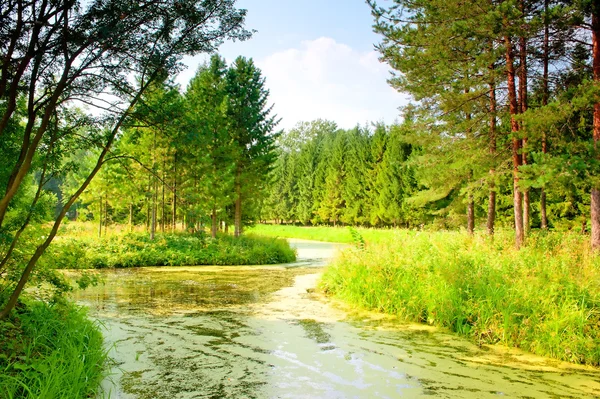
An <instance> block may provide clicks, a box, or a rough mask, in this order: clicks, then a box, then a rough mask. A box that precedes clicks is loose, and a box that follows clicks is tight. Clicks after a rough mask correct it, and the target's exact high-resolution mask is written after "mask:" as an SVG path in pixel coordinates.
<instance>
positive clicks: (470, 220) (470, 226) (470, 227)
mask: <svg viewBox="0 0 600 399" xmlns="http://www.w3.org/2000/svg"><path fill="white" fill-rule="evenodd" d="M467 78H468V76H467ZM468 93H469V89H468V88H466V89H465V95H467V94H468ZM465 120H466V121H467V129H466V131H467V140H471V138H472V137H471V136H472V135H471V113H470V112H467V113H466V115H465ZM472 179H473V170H472V169H471V170H469V179H468V183H469V184H470V183H471V180H472ZM470 191H471V189H469V196H468V200H467V232H468V233H469V234H471V235H472V234H473V233H474V232H475V200H474V199H473V194H472V193H471V192H470Z"/></svg>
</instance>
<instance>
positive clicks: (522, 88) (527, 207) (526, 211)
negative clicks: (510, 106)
mask: <svg viewBox="0 0 600 399" xmlns="http://www.w3.org/2000/svg"><path fill="white" fill-rule="evenodd" d="M521 12H522V13H523V19H524V18H525V15H524V14H525V5H524V3H523V1H521ZM519 58H520V64H521V65H520V67H519V99H520V101H519V105H520V107H521V113H525V112H526V111H527V39H526V38H525V37H524V36H521V37H520V38H519ZM521 135H522V136H523V139H522V142H521V163H522V164H523V165H527V136H526V135H525V128H524V126H523V125H522V124H521ZM530 212H531V204H530V201H529V189H525V190H524V191H523V227H524V233H525V234H528V233H529V229H530V227H531V222H530V219H531V218H530Z"/></svg>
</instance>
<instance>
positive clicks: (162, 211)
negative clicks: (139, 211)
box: [160, 161, 167, 233]
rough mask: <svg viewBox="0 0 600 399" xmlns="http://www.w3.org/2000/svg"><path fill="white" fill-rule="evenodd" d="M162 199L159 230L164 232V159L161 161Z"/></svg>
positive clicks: (165, 213) (165, 217)
mask: <svg viewBox="0 0 600 399" xmlns="http://www.w3.org/2000/svg"><path fill="white" fill-rule="evenodd" d="M161 183H162V200H161V209H160V231H161V232H163V233H164V232H165V225H166V222H167V220H166V219H167V212H166V207H165V161H163V173H162V182H161Z"/></svg>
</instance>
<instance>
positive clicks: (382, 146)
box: [261, 120, 421, 227]
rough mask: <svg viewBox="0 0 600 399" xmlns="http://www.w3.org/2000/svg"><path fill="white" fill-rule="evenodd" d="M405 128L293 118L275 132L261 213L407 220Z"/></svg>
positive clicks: (412, 215)
mask: <svg viewBox="0 0 600 399" xmlns="http://www.w3.org/2000/svg"><path fill="white" fill-rule="evenodd" d="M407 128H409V124H408V123H406V124H404V125H402V126H393V127H392V128H388V127H386V126H385V125H383V124H377V125H375V126H374V129H373V130H371V129H369V128H363V127H358V126H357V127H356V128H354V129H350V130H342V129H338V128H337V126H336V124H335V123H334V122H330V121H324V120H316V121H313V122H305V123H300V124H298V125H297V126H296V127H295V128H294V129H291V130H290V131H288V132H286V133H284V134H283V135H282V136H281V137H280V139H279V142H278V144H279V148H278V152H279V156H278V158H277V161H276V163H275V168H274V171H273V174H272V179H273V184H272V186H271V190H270V194H269V197H268V198H267V200H266V201H265V203H264V205H263V207H262V211H261V215H262V218H263V219H269V220H274V221H276V222H297V223H302V224H331V225H334V226H335V225H338V224H349V225H366V226H378V227H381V226H407V227H410V226H414V225H415V224H418V223H421V222H420V216H419V215H420V213H419V211H418V210H417V209H414V208H411V207H410V205H409V203H408V202H407V201H406V199H407V198H409V197H410V196H412V195H413V194H414V192H415V190H416V181H415V179H414V172H413V170H412V169H411V167H410V166H409V164H408V163H407V159H408V158H409V156H410V155H411V152H412V147H411V145H409V144H407V143H406V141H405V139H404V136H405V133H406V132H405V130H406V129H407Z"/></svg>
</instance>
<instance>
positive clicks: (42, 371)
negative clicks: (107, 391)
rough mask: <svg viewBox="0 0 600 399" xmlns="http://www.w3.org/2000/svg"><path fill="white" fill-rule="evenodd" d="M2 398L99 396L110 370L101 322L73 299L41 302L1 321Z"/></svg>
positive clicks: (72, 398)
mask: <svg viewBox="0 0 600 399" xmlns="http://www.w3.org/2000/svg"><path fill="white" fill-rule="evenodd" d="M0 336H1V337H2V340H0V398H3V399H4V398H6V399H13V398H36V399H37V398H39V399H61V398H64V399H78V398H89V397H94V396H95V395H96V394H97V390H98V389H99V387H100V382H101V381H102V379H103V378H104V376H105V370H106V368H105V365H106V361H107V355H106V351H105V349H104V348H103V346H102V334H101V333H100V331H99V328H98V326H97V325H96V324H95V323H94V322H92V321H90V320H88V319H87V317H86V313H85V311H83V310H82V309H79V308H77V307H75V306H74V305H71V304H67V303H62V302H61V303H57V304H54V305H48V304H45V303H42V302H35V303H33V304H31V305H30V306H28V307H25V308H23V307H20V308H18V309H17V311H16V312H14V313H13V315H12V317H11V318H10V319H8V320H7V321H0Z"/></svg>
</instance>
